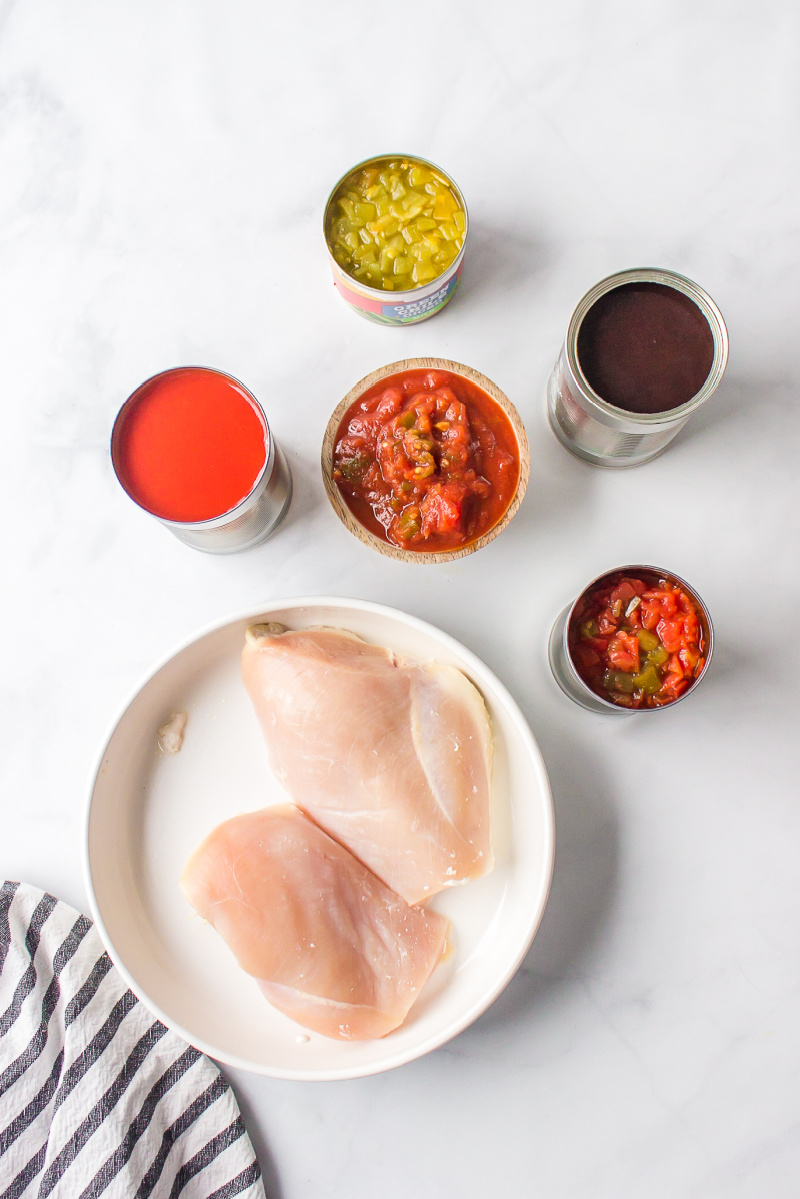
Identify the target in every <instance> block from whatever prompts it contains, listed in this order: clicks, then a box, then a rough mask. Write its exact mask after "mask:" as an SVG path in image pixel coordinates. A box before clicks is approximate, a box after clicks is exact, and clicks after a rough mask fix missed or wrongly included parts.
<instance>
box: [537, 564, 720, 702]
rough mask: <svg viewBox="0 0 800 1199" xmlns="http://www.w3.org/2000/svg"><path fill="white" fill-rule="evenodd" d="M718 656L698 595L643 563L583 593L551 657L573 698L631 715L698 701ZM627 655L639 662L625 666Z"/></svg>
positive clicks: (557, 628)
mask: <svg viewBox="0 0 800 1199" xmlns="http://www.w3.org/2000/svg"><path fill="white" fill-rule="evenodd" d="M637 609H638V613H639V614H638V616H637V615H636V611H637ZM713 650H714V628H713V625H712V623H711V616H710V614H709V611H708V608H707V607H706V605H705V604H704V603H703V600H702V599H701V598H700V596H699V595H698V593H697V592H696V591H695V589H694V588H693V587H690V586H689V584H688V583H687V582H686V581H685V580H684V579H682V578H680V576H679V575H676V574H673V573H672V572H671V571H665V570H661V569H660V568H659V567H657V566H646V565H642V564H638V565H635V566H620V567H617V568H616V569H615V570H609V571H605V572H604V573H603V574H602V575H598V576H597V578H596V579H593V580H592V581H591V583H589V584H588V586H586V587H584V589H583V591H582V592H581V593H580V595H579V596H578V598H577V599H576V600H575V602H574V603H573V604H569V605H567V607H566V608H564V610H563V612H561V613H560V615H559V616H558V617H557V619H556V621H555V624H554V625H553V628H552V631H551V633H550V641H549V645H548V658H549V661H550V669H551V671H552V673H553V677H554V678H555V680H556V682H557V683H558V685H559V687H560V688H561V690H562V691H563V692H564V694H565V695H566V696H568V697H569V699H571V700H573V701H574V702H575V703H576V704H580V706H581V707H582V708H586V709H588V711H590V712H597V713H601V714H604V715H609V716H625V715H630V714H631V713H634V712H659V711H661V710H662V709H664V708H669V707H674V705H675V704H676V703H679V702H680V701H681V700H682V699H685V698H686V696H687V695H690V694H692V693H693V692H694V691H695V690H696V688H697V685H698V683H700V681H701V680H702V679H704V678H705V676H706V674H707V673H708V666H709V663H710V661H711V655H712V653H713ZM626 653H627V654H632V655H633V656H631V657H630V659H629V660H625V655H626Z"/></svg>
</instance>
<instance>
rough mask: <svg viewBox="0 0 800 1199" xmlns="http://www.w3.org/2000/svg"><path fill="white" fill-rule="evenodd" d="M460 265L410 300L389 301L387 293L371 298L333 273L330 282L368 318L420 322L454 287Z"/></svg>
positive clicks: (383, 322) (393, 321) (385, 320)
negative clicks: (433, 288)
mask: <svg viewBox="0 0 800 1199" xmlns="http://www.w3.org/2000/svg"><path fill="white" fill-rule="evenodd" d="M462 265H463V263H459V266H458V270H457V271H456V272H455V274H453V275H451V277H450V278H449V279H448V280H447V282H446V283H444V284H442V286H441V287H439V288H437V290H436V291H434V292H432V293H431V294H430V295H427V296H423V297H421V298H418V299H414V300H401V299H400V298H399V297H398V298H397V299H392V300H389V296H388V295H387V297H386V300H372V299H369V298H368V297H367V296H364V295H361V293H360V292H357V291H352V290H351V289H350V288H349V287H347V286H346V285H345V284H344V283H343V282H342V281H341V279H339V278H337V277H336V276H334V280H333V281H334V284H335V286H336V287H337V288H338V289H339V291H340V292H341V293H342V297H343V299H345V300H346V301H347V303H348V304H351V305H352V306H353V308H358V309H359V310H360V311H361V312H362V313H363V314H364V316H366V317H369V319H370V320H373V321H378V322H380V323H381V324H386V325H410V324H413V323H414V322H415V321H424V320H425V319H426V318H427V317H429V316H432V315H433V314H434V312H437V311H438V309H440V308H442V307H443V306H444V305H445V304H446V303H447V301H448V300H449V299H450V298H451V297H452V295H453V292H454V291H455V290H456V288H457V287H458V281H459V277H460V275H461V266H462Z"/></svg>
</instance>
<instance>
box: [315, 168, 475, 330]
mask: <svg viewBox="0 0 800 1199" xmlns="http://www.w3.org/2000/svg"><path fill="white" fill-rule="evenodd" d="M468 231H469V216H468V213H467V205H466V202H465V200H464V197H463V194H462V192H461V189H460V188H459V187H458V186H457V185H456V184H455V183H454V181H453V179H452V178H451V176H450V175H448V174H447V173H446V172H445V171H443V170H442V169H441V167H438V166H436V165H435V164H434V163H432V162H429V161H428V160H427V159H425V158H419V157H417V156H416V155H408V154H380V155H378V156H376V157H374V158H368V159H365V160H364V162H360V163H358V164H357V165H356V166H354V167H352V168H351V170H349V171H348V172H347V174H345V175H343V176H342V178H341V179H340V180H339V182H338V183H337V184H336V186H335V187H334V188H333V190H332V192H331V194H330V196H329V197H328V200H327V203H326V205H325V213H324V219H323V232H324V235H325V245H326V247H327V250H328V259H329V261H330V266H331V271H332V272H333V283H334V286H335V288H336V290H337V291H338V293H339V295H340V296H341V297H342V299H343V300H344V301H345V303H346V304H349V305H350V308H351V309H352V310H353V311H354V312H357V313H358V314H359V316H363V317H365V318H366V319H367V320H370V321H376V322H377V323H378V324H381V325H394V326H399V325H412V324H418V323H419V322H420V321H425V320H428V318H429V317H432V316H435V315H436V313H437V312H441V311H442V309H443V308H444V307H445V305H446V304H449V303H450V300H452V298H453V296H454V294H455V292H456V289H457V287H458V284H459V279H460V277H461V268H462V266H463V264H464V254H465V252H466V246H467V234H468ZM398 264H399V266H400V267H402V268H403V269H398ZM406 268H407V269H406Z"/></svg>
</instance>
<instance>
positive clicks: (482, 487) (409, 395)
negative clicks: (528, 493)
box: [322, 358, 530, 562]
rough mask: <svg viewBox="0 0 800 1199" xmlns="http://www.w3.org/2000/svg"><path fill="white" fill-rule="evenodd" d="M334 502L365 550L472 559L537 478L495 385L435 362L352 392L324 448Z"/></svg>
mask: <svg viewBox="0 0 800 1199" xmlns="http://www.w3.org/2000/svg"><path fill="white" fill-rule="evenodd" d="M322 471H323V477H324V479H325V486H326V489H327V492H328V497H329V499H330V500H331V503H332V505H333V507H334V509H335V510H336V512H337V514H338V516H339V517H340V519H341V520H342V521H343V523H344V524H345V525H346V526H347V528H349V529H350V531H351V532H352V533H354V534H355V535H356V536H357V537H359V538H360V539H361V540H362V541H364V542H365V543H366V544H368V545H371V546H372V547H373V548H374V549H377V550H379V551H380V552H381V553H385V554H389V555H391V556H393V557H399V558H402V559H405V560H406V561H418V562H419V561H428V562H432V561H436V562H441V561H447V560H450V559H452V558H457V557H461V556H462V555H465V554H469V553H473V552H474V551H475V550H476V549H479V548H480V547H481V546H483V545H485V544H486V543H487V542H488V541H491V540H492V538H493V537H496V536H497V534H498V533H499V532H500V531H501V530H502V529H503V528H505V526H506V524H508V522H509V521H510V520H511V518H512V516H513V515H514V513H515V512H516V511H517V508H518V507H519V505H520V503H521V501H522V497H523V495H524V494H525V488H526V486H527V482H528V475H529V471H530V465H529V457H528V444H527V438H526V436H525V430H524V428H523V426H522V422H521V420H520V418H519V414H518V413H517V411H516V409H515V408H514V406H513V405H512V404H511V402H510V401H509V400H508V399H507V397H506V396H505V395H503V393H502V392H501V391H500V390H499V388H497V387H495V385H494V384H493V383H492V382H491V380H489V379H487V378H486V377H485V376H483V375H480V374H479V373H478V372H477V371H474V370H472V369H471V368H470V367H467V366H463V365H462V364H461V363H457V362H449V361H446V360H443V359H435V358H417V359H410V360H406V361H405V362H395V363H392V364H390V365H389V366H385V367H382V368H381V369H380V370H378V371H374V372H373V373H372V374H371V375H368V376H367V377H366V378H365V379H362V380H361V382H360V383H357V384H356V386H355V387H354V388H353V389H352V390H351V391H350V392H348V394H347V395H346V396H345V398H344V399H343V400H342V402H341V404H339V406H338V407H337V408H336V410H335V412H334V413H333V415H332V417H331V419H330V421H329V423H328V428H327V431H326V434H325V440H324V442H323V448H322Z"/></svg>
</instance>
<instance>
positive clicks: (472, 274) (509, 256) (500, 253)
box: [456, 224, 548, 308]
mask: <svg viewBox="0 0 800 1199" xmlns="http://www.w3.org/2000/svg"><path fill="white" fill-rule="evenodd" d="M547 254H548V250H547V244H546V242H545V241H544V240H542V241H537V240H536V239H535V238H533V237H528V236H526V235H525V234H524V233H520V232H519V231H514V230H511V229H508V228H500V227H497V226H492V225H485V224H480V225H475V226H472V227H471V228H470V231H469V240H468V242H467V252H466V254H465V256H464V271H463V277H462V281H461V284H460V286H459V289H458V296H457V297H456V301H457V303H458V306H459V308H462V307H464V306H466V305H467V304H469V303H470V302H471V301H472V300H473V298H476V297H477V298H478V299H480V301H481V303H484V302H485V298H486V296H487V295H491V294H492V293H493V292H500V293H502V294H504V295H505V294H507V293H508V292H513V291H514V290H515V289H516V288H517V287H520V286H522V285H525V284H528V283H530V280H531V277H532V276H534V275H536V274H538V272H540V271H542V270H543V269H544V268H545V267H546V266H547V265H548V257H547Z"/></svg>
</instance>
